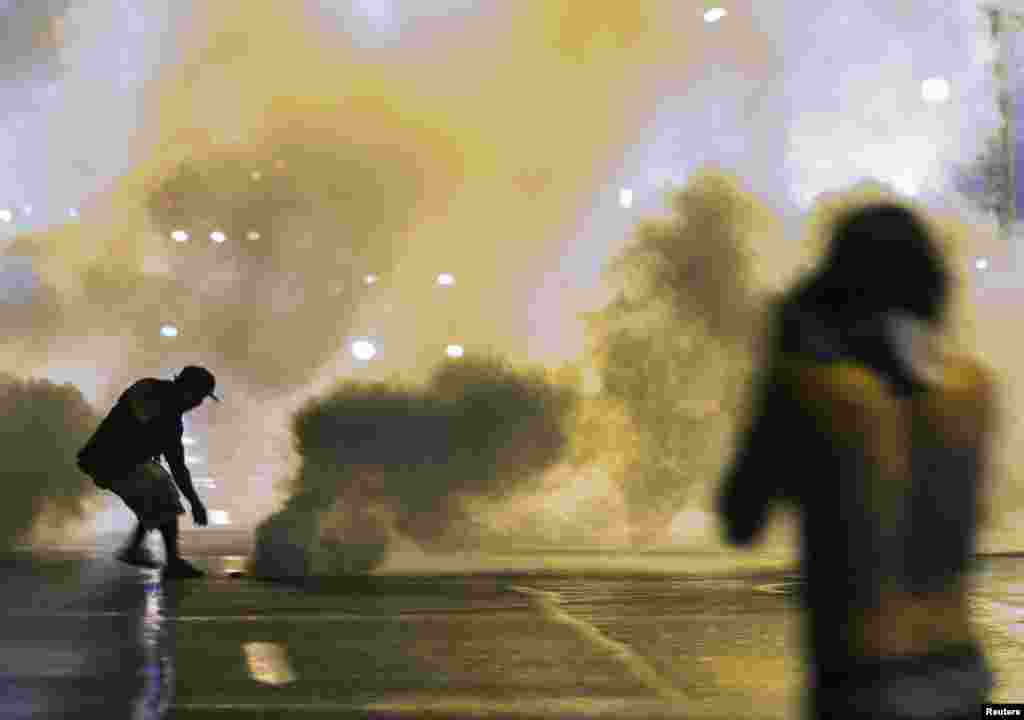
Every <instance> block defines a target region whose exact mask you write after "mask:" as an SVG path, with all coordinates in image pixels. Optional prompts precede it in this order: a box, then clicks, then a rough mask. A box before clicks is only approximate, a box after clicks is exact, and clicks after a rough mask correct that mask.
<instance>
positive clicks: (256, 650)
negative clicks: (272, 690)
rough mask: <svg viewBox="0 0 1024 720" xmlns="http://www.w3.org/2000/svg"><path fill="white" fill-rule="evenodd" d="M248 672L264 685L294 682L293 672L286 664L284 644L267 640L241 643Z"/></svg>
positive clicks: (286, 657) (286, 656)
mask: <svg viewBox="0 0 1024 720" xmlns="http://www.w3.org/2000/svg"><path fill="white" fill-rule="evenodd" d="M242 649H243V650H244V651H245V661H246V663H247V664H248V666H249V674H250V675H252V677H253V679H255V680H256V681H257V682H261V683H264V684H266V685H287V684H288V683H293V682H295V673H294V671H292V668H291V665H289V664H288V655H287V653H285V650H284V646H283V645H278V644H277V643H269V642H248V643H245V644H243V645H242Z"/></svg>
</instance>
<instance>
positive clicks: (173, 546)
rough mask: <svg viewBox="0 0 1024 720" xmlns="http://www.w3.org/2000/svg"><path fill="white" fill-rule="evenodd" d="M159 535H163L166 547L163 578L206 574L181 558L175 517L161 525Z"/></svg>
mask: <svg viewBox="0 0 1024 720" xmlns="http://www.w3.org/2000/svg"><path fill="white" fill-rule="evenodd" d="M160 534H161V535H163V537H164V545H165V546H166V547H167V565H166V566H164V577H165V578H197V577H202V576H203V575H205V574H206V573H204V572H203V571H202V570H200V569H199V568H196V567H193V566H192V565H191V564H190V563H188V562H186V561H185V560H184V559H183V558H182V557H181V553H180V552H179V550H178V518H177V517H175V518H174V519H173V520H168V521H167V522H165V523H164V524H163V525H161V526H160Z"/></svg>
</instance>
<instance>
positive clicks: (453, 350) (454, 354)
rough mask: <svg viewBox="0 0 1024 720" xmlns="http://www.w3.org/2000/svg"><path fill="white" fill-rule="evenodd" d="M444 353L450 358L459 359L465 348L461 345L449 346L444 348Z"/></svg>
mask: <svg viewBox="0 0 1024 720" xmlns="http://www.w3.org/2000/svg"><path fill="white" fill-rule="evenodd" d="M444 352H445V355H447V356H448V357H450V358H460V357H462V356H463V354H465V348H463V347H462V346H461V345H449V346H448V347H446V348H445V350H444Z"/></svg>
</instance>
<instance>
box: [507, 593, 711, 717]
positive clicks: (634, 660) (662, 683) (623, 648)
mask: <svg viewBox="0 0 1024 720" xmlns="http://www.w3.org/2000/svg"><path fill="white" fill-rule="evenodd" d="M510 589H512V590H514V591H516V592H518V593H522V594H523V595H526V596H527V597H529V598H531V599H532V600H533V601H534V602H535V603H536V604H537V605H538V606H539V607H540V609H541V611H542V612H543V613H544V615H546V616H547V617H548V619H550V620H553V621H554V622H559V623H562V624H563V625H568V626H569V627H571V628H573V629H574V630H576V631H577V632H578V633H579V634H580V635H581V636H582V637H583V638H584V639H586V640H589V641H590V642H591V643H593V644H594V645H596V646H598V647H599V648H602V649H603V650H606V651H608V652H610V653H611V654H612V655H613V656H614V657H616V658H618V659H619V660H620V661H621V662H622V664H623V665H625V666H626V668H627V669H628V670H629V671H630V672H631V673H633V675H634V677H636V679H637V680H639V681H640V682H641V683H643V684H644V685H645V686H646V687H647V688H649V689H650V690H653V691H654V692H655V693H656V694H657V695H658V697H660V698H661V699H662V700H666V701H668V702H670V703H672V704H673V705H675V706H678V707H679V708H680V709H681V710H691V711H692V708H691V707H690V706H691V704H692V702H691V700H690V698H688V697H687V696H686V695H684V694H683V693H682V692H680V691H679V689H678V688H676V687H674V686H673V685H672V684H671V683H670V682H668V681H667V680H665V679H664V678H662V677H661V676H660V675H658V671H657V670H655V669H654V667H653V666H652V665H651V664H650V663H649V662H647V661H646V660H644V659H643V658H642V657H640V656H639V655H637V654H636V653H635V652H633V650H632V649H631V648H630V647H629V646H628V645H625V644H624V643H620V642H618V641H617V640H612V639H611V638H610V637H608V636H607V635H605V634H604V633H602V632H601V631H600V630H598V629H597V628H596V627H594V626H593V625H591V624H590V623H588V622H585V621H584V620H580V619H579V618H577V617H574V616H572V615H570V614H569V613H567V612H566V611H565V610H563V609H562V607H561V606H560V604H559V603H560V601H561V598H560V597H559V595H558V593H553V592H547V591H544V590H537V589H535V588H530V587H523V586H518V585H515V586H512V587H511V588H510Z"/></svg>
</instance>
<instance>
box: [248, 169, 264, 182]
mask: <svg viewBox="0 0 1024 720" xmlns="http://www.w3.org/2000/svg"><path fill="white" fill-rule="evenodd" d="M249 177H251V178H252V179H253V180H254V181H256V182H259V181H260V178H262V177H263V173H261V172H260V171H259V170H253V171H252V173H251V174H250V176H249Z"/></svg>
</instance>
